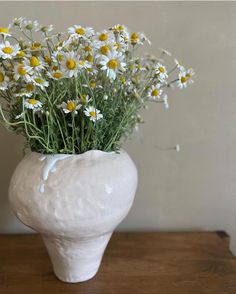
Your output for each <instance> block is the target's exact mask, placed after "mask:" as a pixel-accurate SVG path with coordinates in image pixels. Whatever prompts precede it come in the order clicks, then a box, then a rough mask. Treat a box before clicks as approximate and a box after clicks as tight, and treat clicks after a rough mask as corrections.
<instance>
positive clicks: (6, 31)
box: [0, 26, 11, 37]
mask: <svg viewBox="0 0 236 294" xmlns="http://www.w3.org/2000/svg"><path fill="white" fill-rule="evenodd" d="M0 35H2V36H3V37H10V36H11V34H10V27H9V26H8V27H0Z"/></svg>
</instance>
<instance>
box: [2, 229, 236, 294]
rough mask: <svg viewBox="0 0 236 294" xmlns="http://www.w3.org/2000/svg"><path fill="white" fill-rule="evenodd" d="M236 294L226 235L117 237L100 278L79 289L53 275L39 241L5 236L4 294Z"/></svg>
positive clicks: (35, 237)
mask: <svg viewBox="0 0 236 294" xmlns="http://www.w3.org/2000/svg"><path fill="white" fill-rule="evenodd" d="M49 293H50V294H54V293H55V294H133V293H134V294H149V293H150V294H190V293H191V294H205V293H206V294H228V293H232V294H236V258H235V257H234V256H233V255H232V254H231V253H230V251H229V249H228V238H227V236H226V235H225V234H224V233H220V232H219V233H217V232H212V233H211V232H200V233H199V232H188V233H116V234H114V235H113V237H112V239H111V241H110V243H109V245H108V248H107V250H106V252H105V255H104V258H103V261H102V265H101V268H100V270H99V272H98V274H97V275H96V276H95V277H94V278H93V279H91V280H90V281H87V282H83V283H79V284H66V283H63V282H60V281H59V280H58V279H57V278H56V277H55V276H54V274H53V272H52V267H51V264H50V262H49V258H48V255H47V252H46V250H45V248H44V245H43V242H42V240H41V238H40V236H39V235H0V294H49Z"/></svg>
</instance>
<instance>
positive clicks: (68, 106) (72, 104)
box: [66, 101, 76, 111]
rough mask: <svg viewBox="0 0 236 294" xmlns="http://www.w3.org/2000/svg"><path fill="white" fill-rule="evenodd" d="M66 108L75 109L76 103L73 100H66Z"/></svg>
mask: <svg viewBox="0 0 236 294" xmlns="http://www.w3.org/2000/svg"><path fill="white" fill-rule="evenodd" d="M66 108H67V109H68V110H69V111H74V110H75V109H76V104H75V102H73V101H69V102H67V105H66Z"/></svg>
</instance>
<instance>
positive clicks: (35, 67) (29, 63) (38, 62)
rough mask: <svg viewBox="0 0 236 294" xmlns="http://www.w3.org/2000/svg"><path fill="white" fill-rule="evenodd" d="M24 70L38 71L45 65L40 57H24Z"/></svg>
mask: <svg viewBox="0 0 236 294" xmlns="http://www.w3.org/2000/svg"><path fill="white" fill-rule="evenodd" d="M25 63H26V66H25V68H26V70H27V71H29V72H30V73H34V72H39V71H41V70H42V69H44V67H45V63H44V62H43V60H42V59H41V58H38V57H36V56H31V57H30V58H29V59H25Z"/></svg>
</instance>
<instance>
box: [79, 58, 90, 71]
mask: <svg viewBox="0 0 236 294" xmlns="http://www.w3.org/2000/svg"><path fill="white" fill-rule="evenodd" d="M78 68H79V69H83V68H91V64H90V63H89V62H88V61H87V60H82V59H81V60H79V63H78Z"/></svg>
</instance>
